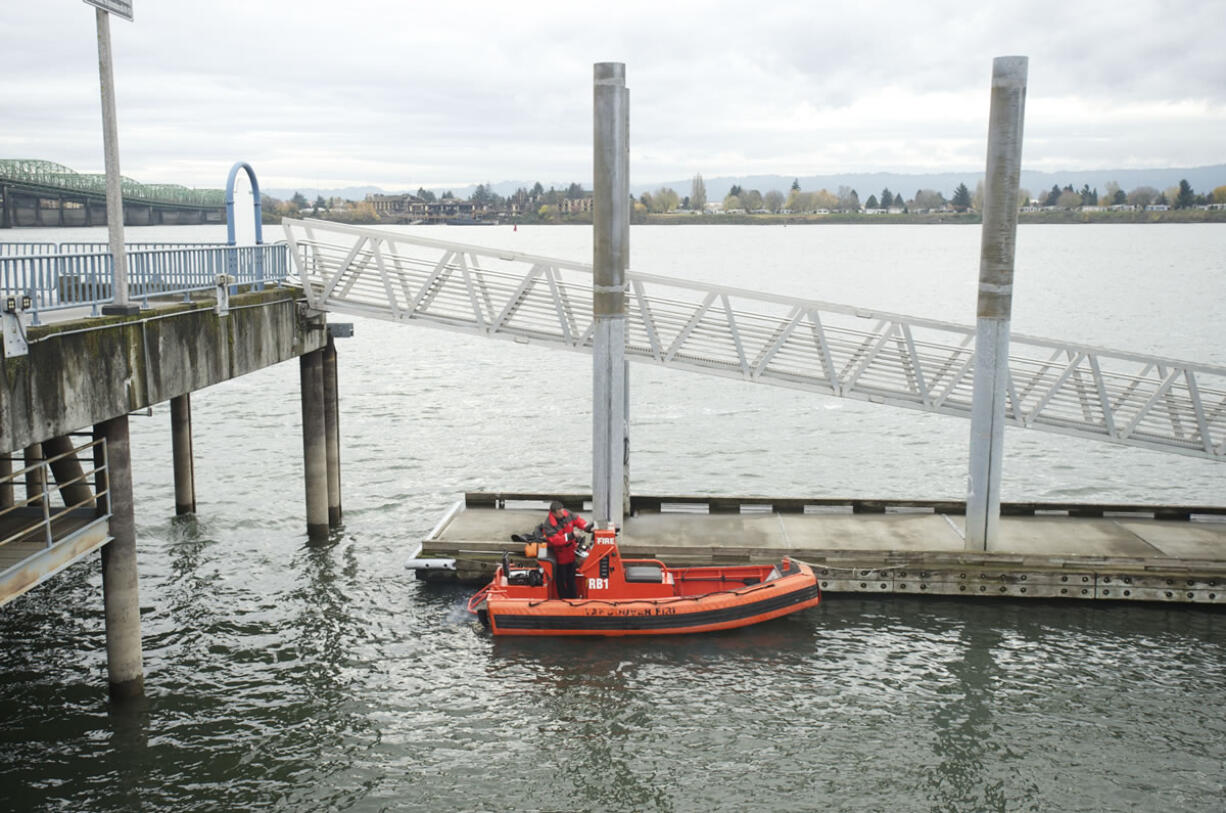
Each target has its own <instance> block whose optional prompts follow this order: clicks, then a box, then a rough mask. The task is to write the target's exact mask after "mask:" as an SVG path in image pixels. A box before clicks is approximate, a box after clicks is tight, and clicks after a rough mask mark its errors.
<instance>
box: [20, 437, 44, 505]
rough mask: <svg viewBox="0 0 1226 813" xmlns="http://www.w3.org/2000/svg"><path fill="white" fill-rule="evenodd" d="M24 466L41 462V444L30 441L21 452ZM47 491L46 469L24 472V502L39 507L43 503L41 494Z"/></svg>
mask: <svg viewBox="0 0 1226 813" xmlns="http://www.w3.org/2000/svg"><path fill="white" fill-rule="evenodd" d="M22 456H23V457H24V458H25V466H26V467H29V466H36V465H38V464H39V463H41V462H43V445H42V444H41V443H31V444H30V445H29V446H27V447H26V448H25V450H24V451H23V452H22ZM46 491H47V470H46V469H43V468H37V469H30V470H29V471H27V472H26V503H27V506H28V507H30V508H39V507H41V506H42V504H43V494H44V493H46Z"/></svg>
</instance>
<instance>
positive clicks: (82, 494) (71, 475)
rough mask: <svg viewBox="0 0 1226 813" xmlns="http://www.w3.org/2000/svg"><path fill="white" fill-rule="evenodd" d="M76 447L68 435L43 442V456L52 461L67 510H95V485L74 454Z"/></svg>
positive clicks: (53, 471) (57, 483)
mask: <svg viewBox="0 0 1226 813" xmlns="http://www.w3.org/2000/svg"><path fill="white" fill-rule="evenodd" d="M74 449H75V445H74V444H73V442H72V438H70V437H68V436H67V435H61V436H59V437H55V438H50V439H48V440H44V441H43V454H45V455H46V456H47V459H48V460H50V461H51V464H50V465H51V474H52V475H53V476H54V477H55V482H56V485H57V487H58V490H59V492H60V499H62V500H63V501H64V506H65V507H66V508H93V507H94V490H93V485H92V484H91V483H90V482H89V481H88V480H86V479H85V470H84V469H83V468H82V467H81V461H80V460H78V459H77V457H76V455H75V454H74Z"/></svg>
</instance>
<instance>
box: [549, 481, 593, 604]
mask: <svg viewBox="0 0 1226 813" xmlns="http://www.w3.org/2000/svg"><path fill="white" fill-rule="evenodd" d="M541 525H542V527H541V532H542V534H543V535H544V536H545V540H546V541H547V542H548V543H549V552H550V553H552V554H553V558H554V562H555V566H554V581H555V582H556V583H557V585H558V598H575V597H576V591H575V549H576V547H578V546H577V544H576V540H575V529H576V528H578V529H579V530H581V531H591V530H592V524H591V523H590V522H588V521H587V520H586V519H584V518H583V517H581V516H579V515H578V514H572V513H570V512H569V511H567V510H566V508H564V507H563V506H562V503H561V502H559V501H557V500H554V501H553V502H552V503H550V504H549V516H547V517H546V518H545V521H544V522H543V523H541Z"/></svg>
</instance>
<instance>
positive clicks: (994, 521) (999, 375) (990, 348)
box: [966, 56, 1028, 550]
mask: <svg viewBox="0 0 1226 813" xmlns="http://www.w3.org/2000/svg"><path fill="white" fill-rule="evenodd" d="M1027 70H1028V60H1027V58H1026V57H1024V56H1004V57H997V58H996V59H995V60H993V63H992V106H991V112H990V113H989V122H988V158H987V177H986V180H985V182H984V198H983V200H984V206H983V235H982V240H981V245H980V254H979V305H978V319H977V322H976V329H975V386H974V395H973V399H974V400H973V403H972V408H971V441H970V475H969V477H968V479H967V498H966V547H967V549H968V550H990V549H991V548H992V547H993V545H994V543H995V538H996V529H997V525H998V523H999V520H1000V475H1001V466H1002V463H1003V456H1004V432H1005V386H1006V383H1007V381H1008V377H1009V323H1010V318H1011V313H1012V308H1013V261H1014V254H1015V250H1016V245H1017V213H1018V200H1017V197H1018V187H1019V184H1020V180H1021V168H1022V123H1023V120H1024V118H1025V110H1026V76H1027Z"/></svg>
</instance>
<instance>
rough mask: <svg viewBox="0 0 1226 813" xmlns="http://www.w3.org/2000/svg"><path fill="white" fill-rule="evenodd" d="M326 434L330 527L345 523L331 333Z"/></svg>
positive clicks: (326, 352)
mask: <svg viewBox="0 0 1226 813" xmlns="http://www.w3.org/2000/svg"><path fill="white" fill-rule="evenodd" d="M323 385H324V434H325V437H326V440H327V449H326V455H327V461H328V526H329V527H331V528H336V527H339V526H340V524H341V433H340V399H339V394H338V392H337V376H336V342H335V340H334V339H333V338H332V334H331V333H329V334H328V344H327V345H326V346H325V347H324V349H323Z"/></svg>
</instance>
